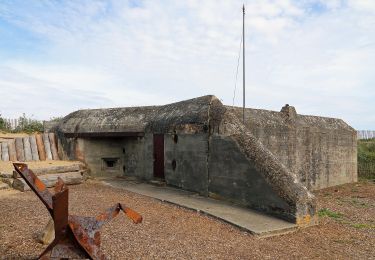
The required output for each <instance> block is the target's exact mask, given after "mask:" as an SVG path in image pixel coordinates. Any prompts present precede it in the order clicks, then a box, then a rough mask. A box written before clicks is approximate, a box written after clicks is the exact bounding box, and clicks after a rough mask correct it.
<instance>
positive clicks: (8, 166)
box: [0, 160, 81, 173]
mask: <svg viewBox="0 0 375 260" xmlns="http://www.w3.org/2000/svg"><path fill="white" fill-rule="evenodd" d="M25 163H26V164H27V165H28V166H29V168H30V169H35V168H46V167H48V166H66V165H73V164H81V163H80V162H78V161H60V160H56V161H54V160H46V161H30V162H25ZM13 169H14V167H13V162H10V161H9V162H4V161H0V172H6V173H12V172H13Z"/></svg>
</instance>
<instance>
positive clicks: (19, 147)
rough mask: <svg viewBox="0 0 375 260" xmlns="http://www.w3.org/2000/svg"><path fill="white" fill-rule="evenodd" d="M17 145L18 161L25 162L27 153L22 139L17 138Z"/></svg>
mask: <svg viewBox="0 0 375 260" xmlns="http://www.w3.org/2000/svg"><path fill="white" fill-rule="evenodd" d="M15 144H16V154H17V159H18V161H20V162H24V161H25V151H24V149H23V141H22V137H17V138H16V141H15Z"/></svg>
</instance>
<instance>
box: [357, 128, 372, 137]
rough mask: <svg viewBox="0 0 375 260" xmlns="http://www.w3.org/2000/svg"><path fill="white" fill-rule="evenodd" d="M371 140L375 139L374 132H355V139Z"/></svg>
mask: <svg viewBox="0 0 375 260" xmlns="http://www.w3.org/2000/svg"><path fill="white" fill-rule="evenodd" d="M371 138H375V131H374V130H358V131H357V139H371Z"/></svg>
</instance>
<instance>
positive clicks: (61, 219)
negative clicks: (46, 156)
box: [13, 163, 142, 260]
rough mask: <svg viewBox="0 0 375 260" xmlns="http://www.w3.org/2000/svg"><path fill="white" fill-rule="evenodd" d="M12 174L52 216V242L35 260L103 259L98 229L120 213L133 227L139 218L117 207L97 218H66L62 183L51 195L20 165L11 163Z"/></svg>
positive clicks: (65, 191)
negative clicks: (15, 173)
mask: <svg viewBox="0 0 375 260" xmlns="http://www.w3.org/2000/svg"><path fill="white" fill-rule="evenodd" d="M13 165H14V168H15V170H16V171H17V172H18V173H19V174H20V175H21V177H22V178H23V179H24V180H25V181H26V183H27V184H28V185H29V186H30V188H31V189H32V190H33V191H34V192H35V194H36V195H37V196H38V197H39V199H40V200H41V201H42V202H43V204H44V205H45V206H46V208H47V210H48V211H49V213H50V214H51V216H52V219H53V222H54V228H55V239H54V240H53V241H52V243H51V244H49V245H48V247H47V248H46V249H45V250H44V252H43V253H42V254H41V255H40V257H39V259H43V260H44V259H87V258H88V259H94V260H96V259H106V257H105V256H104V254H103V253H102V251H101V250H100V228H101V226H102V225H104V224H105V223H106V222H108V221H110V220H111V219H113V218H115V217H116V216H117V215H118V214H119V212H120V211H123V212H124V213H125V215H127V216H128V217H129V218H130V219H132V220H133V222H134V223H135V224H138V223H140V222H142V216H141V215H140V214H138V213H137V212H135V211H134V210H132V209H130V208H128V207H126V206H125V205H123V204H121V203H117V204H116V205H114V206H113V207H111V208H109V209H107V210H106V211H105V212H103V213H101V214H99V215H98V216H97V217H82V216H74V215H69V213H68V208H69V207H68V205H69V190H68V187H67V186H66V185H65V184H64V182H63V180H62V179H60V178H59V179H58V181H57V183H56V186H55V188H54V191H55V193H54V194H51V193H50V192H49V190H48V189H47V188H46V186H45V185H44V183H43V182H42V181H41V180H40V179H39V178H38V177H37V176H36V175H35V174H34V173H33V171H32V170H30V169H29V168H28V167H27V164H24V163H14V164H13Z"/></svg>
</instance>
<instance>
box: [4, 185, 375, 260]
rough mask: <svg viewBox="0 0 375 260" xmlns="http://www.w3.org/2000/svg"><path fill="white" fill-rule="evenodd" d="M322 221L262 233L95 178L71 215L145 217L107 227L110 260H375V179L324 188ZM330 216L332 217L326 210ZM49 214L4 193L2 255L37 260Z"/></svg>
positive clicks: (75, 195) (29, 200) (34, 202)
mask: <svg viewBox="0 0 375 260" xmlns="http://www.w3.org/2000/svg"><path fill="white" fill-rule="evenodd" d="M317 196H318V199H319V209H320V210H321V209H324V208H327V209H329V211H327V210H321V211H320V212H321V214H320V215H323V212H330V213H331V214H328V215H330V216H321V217H320V224H319V225H318V226H313V227H309V228H305V229H300V230H298V231H296V232H294V233H292V234H287V235H281V236H277V237H271V238H262V239H259V238H256V237H253V236H252V235H249V234H247V233H246V232H243V231H241V230H239V229H237V228H235V227H233V226H231V225H229V224H226V223H223V222H221V221H219V220H216V219H213V218H211V217H208V216H204V215H201V214H199V213H197V212H193V211H190V210H186V209H183V208H179V207H177V206H174V205H170V204H165V203H162V202H160V201H157V200H154V199H151V198H147V197H143V196H140V195H137V194H134V193H130V192H127V191H124V190H120V189H116V188H112V187H109V186H104V185H103V184H100V183H98V182H93V181H90V182H87V183H85V184H82V185H79V186H70V213H71V214H77V215H84V216H90V215H91V216H95V215H97V214H98V213H99V212H101V211H103V210H104V209H105V208H107V207H109V206H111V205H113V204H115V203H116V202H123V203H125V204H126V205H128V206H129V207H131V208H133V209H134V210H137V211H138V212H139V213H141V214H142V215H143V218H144V221H143V223H141V224H138V225H134V224H133V223H131V221H130V220H128V219H127V218H125V217H121V216H119V217H117V218H116V219H114V220H113V221H112V222H110V223H109V224H107V225H105V226H104V227H103V229H102V249H103V251H104V252H105V254H106V255H107V257H108V258H110V259H375V219H374V218H375V184H374V183H370V182H361V183H359V184H349V185H344V186H341V187H336V188H330V189H326V190H322V191H320V192H318V193H317ZM326 215H327V214H326ZM47 222H48V213H47V210H46V209H45V207H44V206H43V205H42V203H41V202H40V201H39V200H38V199H37V197H36V196H35V195H34V194H33V193H32V192H25V193H21V192H16V191H0V241H1V243H0V259H35V258H36V257H37V256H38V254H39V253H40V252H42V250H43V248H44V246H42V245H41V244H39V243H37V242H36V240H35V237H36V236H37V234H38V232H40V231H41V230H42V229H43V227H44V226H45V225H46V223H47Z"/></svg>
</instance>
